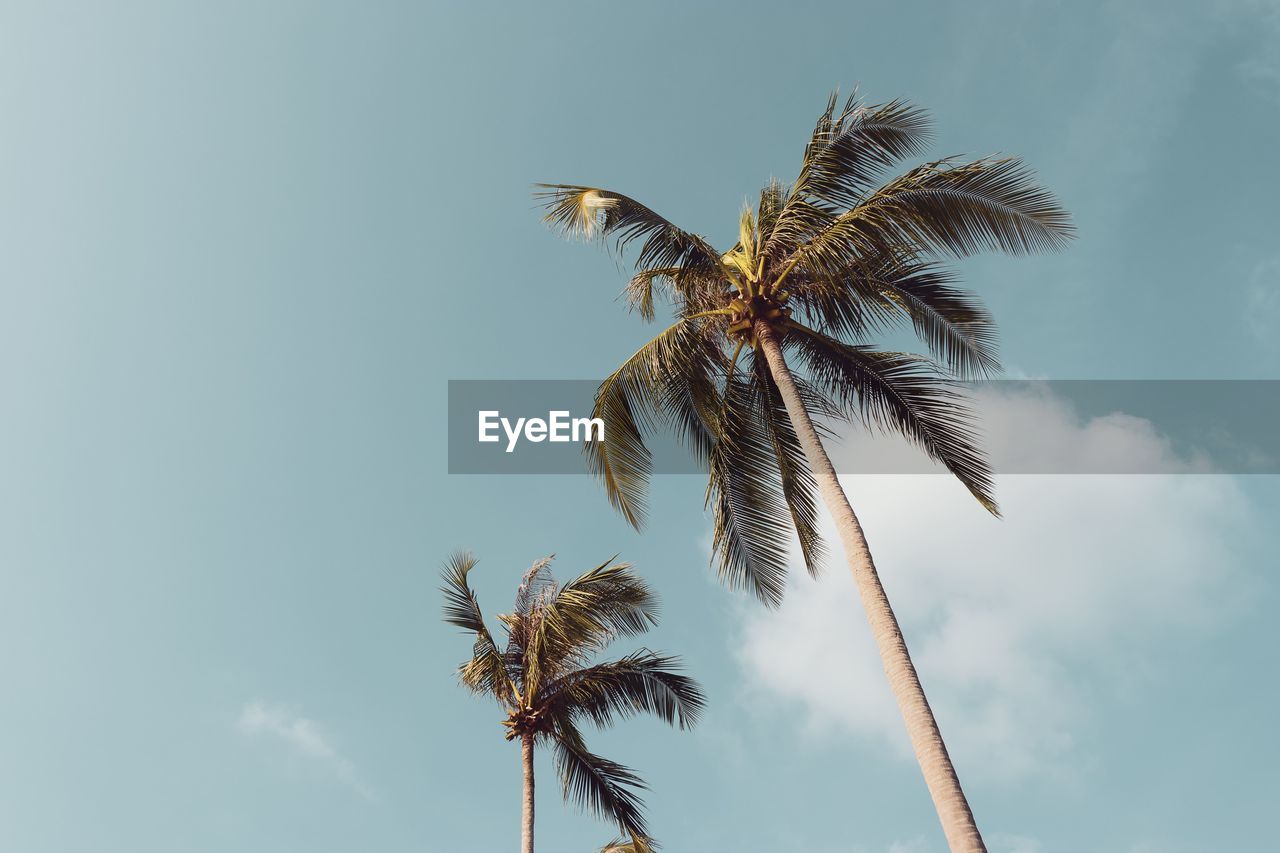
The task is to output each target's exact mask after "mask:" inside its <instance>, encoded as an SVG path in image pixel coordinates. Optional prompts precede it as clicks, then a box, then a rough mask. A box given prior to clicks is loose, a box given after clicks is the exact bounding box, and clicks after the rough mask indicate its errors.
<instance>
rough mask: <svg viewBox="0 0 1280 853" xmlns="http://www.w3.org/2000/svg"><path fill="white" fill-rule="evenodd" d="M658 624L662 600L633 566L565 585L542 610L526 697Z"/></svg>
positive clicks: (611, 567)
mask: <svg viewBox="0 0 1280 853" xmlns="http://www.w3.org/2000/svg"><path fill="white" fill-rule="evenodd" d="M657 622H658V599H657V596H655V595H654V593H653V590H652V589H650V587H649V585H648V584H647V583H645V581H644V579H643V578H641V577H640V576H639V575H638V574H636V573H635V572H633V571H632V570H631V566H630V564H628V563H614V562H613V560H612V559H610V560H608V561H606V562H604V563H601V564H600V565H599V566H596V567H595V568H594V569H591V570H590V571H587V572H584V573H583V574H581V575H579V576H578V577H576V578H574V579H573V580H571V581H568V582H567V583H565V584H563V585H562V586H560V587H559V589H557V590H556V591H555V594H554V595H552V596H550V597H549V598H547V600H546V601H545V602H544V603H543V604H542V605H541V606H540V607H539V608H538V613H537V620H536V621H535V622H534V624H533V627H532V631H531V636H530V639H529V644H528V648H527V649H526V651H525V659H526V660H525V667H526V670H525V678H526V680H525V693H526V694H527V695H528V696H538V695H540V692H541V690H542V688H543V686H544V685H546V684H548V683H550V682H551V681H553V680H554V679H556V678H558V677H559V676H560V675H561V674H562V673H563V672H564V671H565V670H566V669H572V668H576V667H577V666H579V665H581V663H582V662H583V661H584V660H586V659H587V658H588V657H590V656H591V655H592V654H594V653H596V652H598V651H599V650H600V649H602V648H604V647H605V646H606V645H608V644H609V643H610V642H612V641H613V640H614V638H616V637H624V636H634V635H637V634H642V633H644V632H645V631H646V630H648V629H649V628H650V627H651V626H653V625H656V624H657Z"/></svg>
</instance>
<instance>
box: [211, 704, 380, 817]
mask: <svg viewBox="0 0 1280 853" xmlns="http://www.w3.org/2000/svg"><path fill="white" fill-rule="evenodd" d="M236 730H237V731H239V732H240V733H241V734H242V735H245V736H246V737H268V738H274V739H276V740H279V741H283V742H284V743H285V744H286V745H288V747H289V748H290V749H291V750H292V751H293V752H294V753H295V754H296V755H298V756H301V757H302V758H305V759H308V760H310V761H313V762H315V763H316V764H317V765H321V766H323V767H325V768H327V769H328V770H329V771H330V772H331V773H333V775H334V776H335V777H337V778H338V779H339V780H340V781H341V782H342V783H343V784H345V785H347V786H349V787H350V788H351V789H352V790H354V791H355V792H356V793H357V794H359V795H360V796H361V797H364V798H365V799H366V800H372V799H374V796H373V791H372V790H371V789H370V788H369V786H368V785H366V784H365V783H364V782H363V781H361V779H360V777H359V775H358V774H357V773H356V770H355V767H354V765H352V763H351V762H350V761H348V760H347V759H346V758H345V757H344V756H343V755H342V754H341V753H340V752H338V750H337V749H336V748H335V747H334V746H333V744H332V743H330V742H329V739H328V738H327V737H326V736H325V734H324V731H323V729H322V728H321V726H320V725H319V724H318V723H316V721H315V720H311V719H308V718H307V717H303V716H301V715H300V714H298V713H296V712H294V711H292V710H290V709H287V708H285V707H283V706H280V705H273V704H269V703H264V702H249V703H248V704H246V705H245V706H244V708H242V709H241V711H240V716H239V718H238V719H237V720H236Z"/></svg>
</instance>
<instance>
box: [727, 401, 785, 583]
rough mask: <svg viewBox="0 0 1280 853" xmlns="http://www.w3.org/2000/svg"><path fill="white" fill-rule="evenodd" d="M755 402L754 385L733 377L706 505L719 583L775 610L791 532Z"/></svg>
mask: <svg viewBox="0 0 1280 853" xmlns="http://www.w3.org/2000/svg"><path fill="white" fill-rule="evenodd" d="M756 402H757V395H756V394H755V390H754V388H753V385H752V383H751V381H750V380H744V379H739V378H737V377H730V378H729V379H728V381H727V382H726V383H725V390H724V398H723V405H722V411H721V413H720V418H719V422H718V424H717V429H716V434H717V442H716V444H715V447H714V448H713V450H712V453H711V455H710V457H709V458H708V467H709V470H710V476H709V477H708V480H707V499H706V502H707V505H708V506H709V507H710V508H711V510H712V534H711V546H712V552H713V559H717V561H718V564H719V565H718V567H717V568H718V571H719V575H720V578H721V580H722V581H724V582H725V583H726V584H728V585H729V586H730V587H732V588H734V589H747V590H750V591H751V592H752V593H753V594H754V595H755V596H756V597H757V598H759V599H760V600H761V601H762V602H764V603H765V604H767V605H769V606H771V607H776V606H777V605H779V604H780V603H781V602H782V597H783V593H784V592H785V591H786V577H787V563H788V556H789V554H788V546H789V544H790V542H791V538H792V529H791V526H790V512H789V509H788V508H787V505H786V499H785V496H784V495H783V493H782V489H781V486H780V483H779V477H780V475H779V472H778V459H777V457H776V456H775V454H774V449H773V444H772V442H771V441H770V438H769V436H768V435H767V434H766V432H765V429H764V427H763V425H762V424H761V422H760V416H759V411H758V409H757V408H756Z"/></svg>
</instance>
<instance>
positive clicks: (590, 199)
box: [534, 184, 720, 275]
mask: <svg viewBox="0 0 1280 853" xmlns="http://www.w3.org/2000/svg"><path fill="white" fill-rule="evenodd" d="M537 186H538V188H539V190H540V192H537V193H535V194H534V197H535V198H536V199H537V200H538V201H539V202H540V203H541V205H542V207H543V209H544V210H545V211H546V213H545V214H544V215H543V220H544V221H545V222H547V223H548V224H550V225H552V226H554V227H556V228H559V229H560V230H561V231H562V232H563V233H564V234H565V235H566V236H571V237H582V238H586V239H591V238H599V239H602V240H603V239H606V238H609V237H612V238H614V240H615V248H616V250H617V251H618V252H619V253H620V254H621V253H625V252H626V251H627V249H628V247H629V246H631V245H632V244H633V243H635V242H636V241H640V249H639V252H638V253H637V255H636V258H635V266H636V269H637V270H651V269H660V268H678V269H680V270H681V273H680V275H685V274H694V273H696V272H710V271H714V270H716V269H717V268H718V267H719V265H720V264H719V255H718V254H717V253H716V251H715V249H713V248H711V245H710V244H709V243H708V242H707V241H706V239H705V238H703V237H701V236H700V235H698V234H694V233H692V232H690V231H685V230H684V229H682V228H679V227H677V226H676V225H674V224H673V223H671V222H670V221H668V220H667V219H666V218H664V217H662V216H659V215H658V214H657V213H654V212H653V211H652V210H650V209H649V208H647V207H645V206H644V205H643V204H641V203H640V202H638V201H636V200H635V199H633V198H631V197H630V196H625V195H622V194H621V193H615V192H613V191H611V190H606V189H603V188H601V187H584V186H575V185H571V184H538V185H537Z"/></svg>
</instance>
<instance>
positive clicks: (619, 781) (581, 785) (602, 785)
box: [552, 721, 648, 838]
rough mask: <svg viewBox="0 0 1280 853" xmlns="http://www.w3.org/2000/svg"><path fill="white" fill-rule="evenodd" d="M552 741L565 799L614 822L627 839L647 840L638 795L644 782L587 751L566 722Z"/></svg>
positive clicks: (555, 733) (632, 773) (644, 787)
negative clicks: (628, 836) (629, 837)
mask: <svg viewBox="0 0 1280 853" xmlns="http://www.w3.org/2000/svg"><path fill="white" fill-rule="evenodd" d="M552 741H553V743H554V745H555V757H556V769H557V770H558V772H559V774H560V778H561V780H562V782H563V784H564V796H565V799H566V800H569V801H571V802H574V803H576V804H577V805H578V806H579V807H581V808H584V809H586V810H587V811H590V812H592V813H593V814H595V815H597V816H599V817H601V818H604V819H606V820H612V821H614V822H615V823H617V824H618V827H619V828H620V829H621V830H622V831H623V832H624V833H625V834H627V835H630V836H632V837H639V838H646V837H648V832H646V830H645V818H644V806H643V804H642V803H641V802H640V797H639V793H638V792H639V791H642V790H645V789H646V788H647V787H648V786H646V785H645V783H644V780H642V779H641V778H640V777H639V776H638V775H636V773H635V771H634V770H631V769H630V768H628V767H624V766H623V765H621V764H618V763H617V762H616V761H610V760H609V759H607V758H603V757H601V756H599V755H596V754H595V753H593V752H591V751H590V750H588V749H587V747H586V744H585V743H583V740H582V735H581V734H579V732H578V730H577V728H576V727H575V726H574V725H573V724H572V723H570V722H568V721H563V722H561V723H560V725H558V726H557V727H556V730H555V732H554V734H553V735H552Z"/></svg>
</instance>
